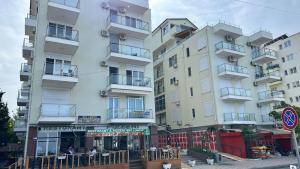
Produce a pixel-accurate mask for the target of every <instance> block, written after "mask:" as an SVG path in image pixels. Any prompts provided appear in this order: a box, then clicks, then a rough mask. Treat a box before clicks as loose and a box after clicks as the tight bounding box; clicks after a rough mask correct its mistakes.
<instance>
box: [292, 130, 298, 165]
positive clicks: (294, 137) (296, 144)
mask: <svg viewBox="0 0 300 169" xmlns="http://www.w3.org/2000/svg"><path fill="white" fill-rule="evenodd" d="M292 134H293V141H294V146H295V150H296V156H297V160H298V168H300V157H299V149H298V143H297V139H296V134H295V129H293V130H292Z"/></svg>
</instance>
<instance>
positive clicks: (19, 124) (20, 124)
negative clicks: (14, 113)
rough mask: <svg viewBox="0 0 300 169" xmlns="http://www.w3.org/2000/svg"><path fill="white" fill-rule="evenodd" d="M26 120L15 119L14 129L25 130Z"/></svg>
mask: <svg viewBox="0 0 300 169" xmlns="http://www.w3.org/2000/svg"><path fill="white" fill-rule="evenodd" d="M26 127H27V124H26V120H25V119H16V121H15V128H26Z"/></svg>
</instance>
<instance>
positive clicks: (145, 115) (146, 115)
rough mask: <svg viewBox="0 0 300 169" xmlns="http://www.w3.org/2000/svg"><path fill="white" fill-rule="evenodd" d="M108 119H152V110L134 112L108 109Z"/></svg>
mask: <svg viewBox="0 0 300 169" xmlns="http://www.w3.org/2000/svg"><path fill="white" fill-rule="evenodd" d="M107 112H108V116H107V117H108V119H130V118H142V119H152V118H153V112H152V110H150V109H149V110H135V109H126V108H125V109H108V110H107Z"/></svg>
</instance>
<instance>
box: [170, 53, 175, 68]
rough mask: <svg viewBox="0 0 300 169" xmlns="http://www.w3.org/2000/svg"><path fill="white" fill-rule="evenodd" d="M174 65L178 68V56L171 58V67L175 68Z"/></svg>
mask: <svg viewBox="0 0 300 169" xmlns="http://www.w3.org/2000/svg"><path fill="white" fill-rule="evenodd" d="M174 65H176V66H177V55H174V56H172V57H170V58H169V67H172V66H173V67H174Z"/></svg>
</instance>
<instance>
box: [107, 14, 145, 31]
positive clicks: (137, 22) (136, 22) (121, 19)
mask: <svg viewBox="0 0 300 169" xmlns="http://www.w3.org/2000/svg"><path fill="white" fill-rule="evenodd" d="M109 23H116V24H120V25H124V26H129V27H132V28H136V29H140V30H144V31H149V23H148V22H144V21H142V20H141V19H137V18H134V17H130V16H121V15H113V14H111V15H109V16H108V18H107V24H109Z"/></svg>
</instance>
